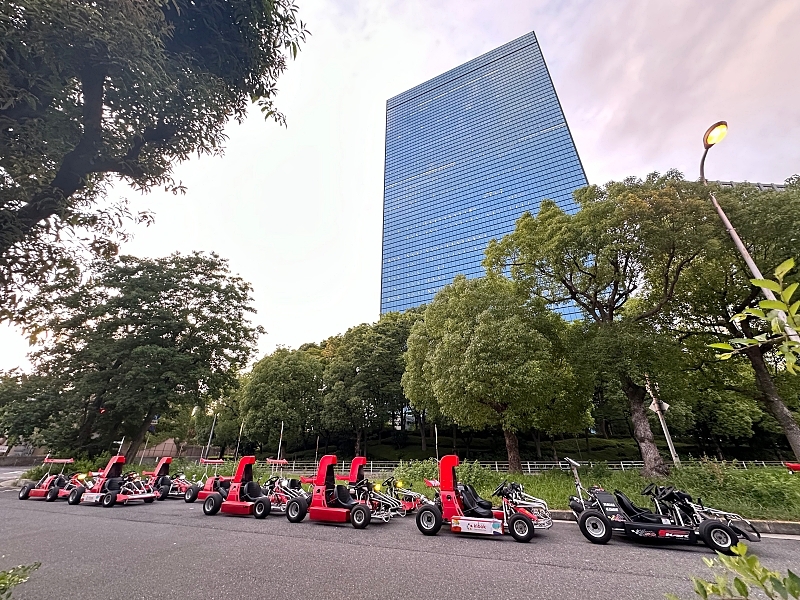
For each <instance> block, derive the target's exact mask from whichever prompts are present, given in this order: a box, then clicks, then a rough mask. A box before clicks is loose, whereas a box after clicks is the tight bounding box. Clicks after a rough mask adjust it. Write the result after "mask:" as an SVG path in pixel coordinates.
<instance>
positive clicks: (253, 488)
mask: <svg viewBox="0 0 800 600" xmlns="http://www.w3.org/2000/svg"><path fill="white" fill-rule="evenodd" d="M263 495H264V492H263V490H262V489H261V486H260V485H258V484H257V483H256V482H255V481H248V482H247V483H244V484H242V487H241V489H240V492H239V498H240V499H241V500H242V501H244V502H255V501H256V499H257V498H260V497H261V496H263Z"/></svg>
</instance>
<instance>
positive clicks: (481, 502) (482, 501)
mask: <svg viewBox="0 0 800 600" xmlns="http://www.w3.org/2000/svg"><path fill="white" fill-rule="evenodd" d="M464 488H465V489H467V490H469V491H470V492H471V493H472V495H473V496H474V497H475V500H476V503H477V504H478V506H480V507H481V508H488V509H489V510H492V503H491V502H489V501H488V500H486V499H484V498H481V497H480V496H479V495H478V492H477V491H475V488H474V487H472V486H471V485H470V484H468V483H465V484H464Z"/></svg>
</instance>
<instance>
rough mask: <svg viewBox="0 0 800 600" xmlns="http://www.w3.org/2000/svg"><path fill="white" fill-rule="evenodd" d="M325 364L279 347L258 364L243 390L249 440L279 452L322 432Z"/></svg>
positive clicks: (301, 351) (299, 351)
mask: <svg viewBox="0 0 800 600" xmlns="http://www.w3.org/2000/svg"><path fill="white" fill-rule="evenodd" d="M322 371H323V364H322V362H321V361H320V360H319V358H317V357H315V356H314V355H313V354H312V353H310V352H305V351H303V350H290V349H288V348H278V349H277V350H275V352H273V353H272V354H269V355H267V356H265V357H264V358H262V359H261V360H260V361H258V362H257V363H256V364H255V366H254V367H253V370H252V372H251V373H250V376H249V378H248V381H247V383H246V384H245V386H244V389H243V390H242V411H243V415H244V420H245V428H246V430H247V435H248V437H249V438H250V439H252V440H254V441H257V442H259V443H261V444H269V446H270V448H275V449H277V447H278V438H279V435H280V431H281V423H282V422H283V423H284V443H285V444H286V445H287V446H288V445H289V444H298V443H302V442H305V441H306V437H307V436H308V434H309V433H310V432H311V431H318V429H319V412H320V404H321V400H322Z"/></svg>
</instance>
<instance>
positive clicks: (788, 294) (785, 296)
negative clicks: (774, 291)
mask: <svg viewBox="0 0 800 600" xmlns="http://www.w3.org/2000/svg"><path fill="white" fill-rule="evenodd" d="M798 286H800V283H797V282H795V283H793V284H791V285H788V286H786V289H785V290H783V291H782V292H781V299H782V300H783V301H784V302H786V303H787V304H788V303H789V300H791V299H792V296H794V293H795V291H797V287H798Z"/></svg>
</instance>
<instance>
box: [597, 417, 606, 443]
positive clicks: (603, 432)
mask: <svg viewBox="0 0 800 600" xmlns="http://www.w3.org/2000/svg"><path fill="white" fill-rule="evenodd" d="M598 425H600V434H601V435H602V436H603V437H604V438H605V439H608V430H607V429H606V418H605V417H600V420H599V421H598Z"/></svg>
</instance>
